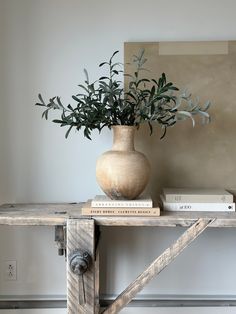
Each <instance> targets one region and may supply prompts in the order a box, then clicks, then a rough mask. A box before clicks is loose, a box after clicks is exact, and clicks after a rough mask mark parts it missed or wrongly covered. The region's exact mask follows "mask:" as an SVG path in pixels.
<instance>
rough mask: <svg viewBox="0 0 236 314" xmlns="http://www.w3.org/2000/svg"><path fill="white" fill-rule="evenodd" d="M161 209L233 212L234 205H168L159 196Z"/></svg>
mask: <svg viewBox="0 0 236 314" xmlns="http://www.w3.org/2000/svg"><path fill="white" fill-rule="evenodd" d="M161 200H162V204H163V209H164V210H167V211H190V212H191V211H203V212H211V211H213V212H234V211H235V203H191V202H182V203H169V202H166V201H165V199H164V196H163V195H161Z"/></svg>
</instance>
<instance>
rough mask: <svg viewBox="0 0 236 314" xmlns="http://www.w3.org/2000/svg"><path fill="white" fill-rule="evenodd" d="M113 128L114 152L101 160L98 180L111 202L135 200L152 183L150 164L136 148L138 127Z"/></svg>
mask: <svg viewBox="0 0 236 314" xmlns="http://www.w3.org/2000/svg"><path fill="white" fill-rule="evenodd" d="M112 129H113V146H112V149H111V150H109V151H107V152H105V153H104V154H102V155H101V156H100V157H99V159H98V160H97V167H96V177H97V181H98V183H99V185H100V187H101V189H102V190H103V192H104V193H105V194H106V195H107V196H109V197H110V198H111V199H135V198H137V197H138V196H139V195H140V194H141V193H142V192H143V191H144V189H145V187H146V185H147V183H148V180H149V176H150V165H149V162H148V160H147V158H146V156H145V155H144V154H142V153H140V152H138V151H136V150H135V148H134V132H135V127H133V126H123V125H117V126H113V127H112Z"/></svg>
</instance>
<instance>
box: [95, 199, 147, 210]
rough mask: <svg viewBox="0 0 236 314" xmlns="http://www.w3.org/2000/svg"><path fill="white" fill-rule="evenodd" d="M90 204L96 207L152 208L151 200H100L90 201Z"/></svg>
mask: <svg viewBox="0 0 236 314" xmlns="http://www.w3.org/2000/svg"><path fill="white" fill-rule="evenodd" d="M91 206H92V207H94V208H96V207H103V208H104V207H106V208H107V207H108V208H113V207H121V208H122V207H123V208H127V207H128V208H132V207H133V208H135V207H136V208H137V207H141V208H142V207H145V208H152V206H153V203H152V201H147V202H143V201H127V202H126V201H109V202H100V201H92V203H91Z"/></svg>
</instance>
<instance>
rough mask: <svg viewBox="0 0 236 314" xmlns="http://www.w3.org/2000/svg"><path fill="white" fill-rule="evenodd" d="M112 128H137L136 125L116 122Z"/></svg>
mask: <svg viewBox="0 0 236 314" xmlns="http://www.w3.org/2000/svg"><path fill="white" fill-rule="evenodd" d="M111 127H112V128H121V127H122V128H127V129H130V128H132V129H134V128H135V125H125V124H115V125H112V126H111Z"/></svg>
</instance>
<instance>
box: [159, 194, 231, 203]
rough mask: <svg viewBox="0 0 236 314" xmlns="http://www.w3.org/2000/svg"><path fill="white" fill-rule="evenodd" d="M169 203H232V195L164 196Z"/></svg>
mask: <svg viewBox="0 0 236 314" xmlns="http://www.w3.org/2000/svg"><path fill="white" fill-rule="evenodd" d="M165 200H166V202H169V203H222V204H223V203H233V201H234V200H233V195H184V194H182V195H181V194H166V195H165Z"/></svg>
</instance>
